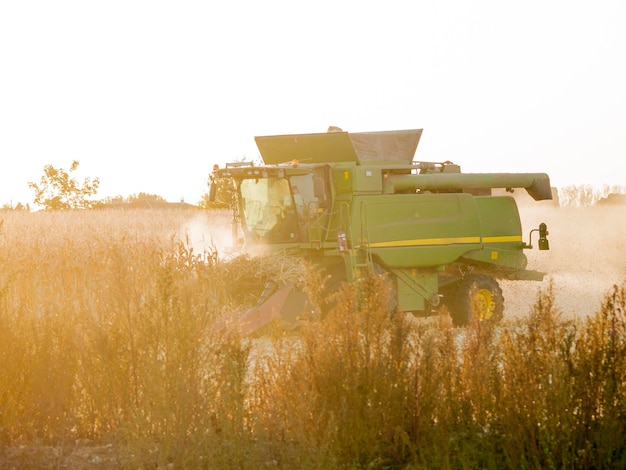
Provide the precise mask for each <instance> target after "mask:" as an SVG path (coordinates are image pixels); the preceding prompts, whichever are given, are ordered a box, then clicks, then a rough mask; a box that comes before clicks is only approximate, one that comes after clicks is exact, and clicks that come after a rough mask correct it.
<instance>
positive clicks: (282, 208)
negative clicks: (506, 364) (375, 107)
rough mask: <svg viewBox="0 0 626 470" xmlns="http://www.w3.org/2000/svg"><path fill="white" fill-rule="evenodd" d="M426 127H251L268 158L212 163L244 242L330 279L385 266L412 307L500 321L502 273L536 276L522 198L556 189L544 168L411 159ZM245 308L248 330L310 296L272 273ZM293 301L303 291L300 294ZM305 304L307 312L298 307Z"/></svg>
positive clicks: (398, 301) (457, 319) (292, 314)
mask: <svg viewBox="0 0 626 470" xmlns="http://www.w3.org/2000/svg"><path fill="white" fill-rule="evenodd" d="M421 135H422V129H411V130H400V131H385V132H365V133H348V132H343V131H338V132H327V133H316V134H293V135H277V136H265V137H256V139H255V140H256V144H257V147H258V148H259V150H260V153H261V156H262V158H263V161H264V164H263V165H261V166H254V165H252V164H242V163H237V164H227V165H226V167H225V168H221V169H220V168H217V167H216V168H214V172H213V174H212V176H211V180H212V185H211V186H212V187H211V191H210V194H211V197H214V196H215V194H216V190H217V188H218V187H219V186H220V185H221V186H222V187H224V186H228V187H229V188H230V189H231V190H232V191H234V194H235V198H234V201H235V202H234V207H233V212H234V223H235V230H234V236H235V237H236V238H237V239H239V240H243V242H244V243H245V245H247V246H253V245H263V246H264V247H266V248H267V249H269V250H270V251H275V252H277V253H278V252H281V253H283V254H287V255H289V256H295V257H297V258H299V259H302V260H306V261H307V262H309V263H312V264H314V265H318V266H320V267H321V268H323V269H325V270H326V271H327V272H328V273H329V275H330V276H331V278H332V281H331V282H333V283H334V284H335V285H339V284H340V283H341V282H344V281H347V282H354V281H357V280H358V279H360V278H362V277H364V276H366V275H368V273H386V274H387V276H388V277H389V279H390V280H391V283H390V284H392V286H393V287H392V289H393V295H394V297H395V302H394V304H395V305H397V308H399V309H400V310H402V311H405V312H412V313H413V314H415V315H416V316H428V315H431V314H433V313H436V312H437V311H438V309H439V307H440V306H441V305H442V304H445V305H446V306H447V307H448V310H449V311H450V313H451V316H452V319H453V321H454V323H455V324H456V325H466V324H467V323H469V322H470V321H473V320H480V321H498V320H499V319H501V318H502V315H503V312H504V301H503V298H502V291H501V289H500V286H499V284H498V279H517V280H541V279H543V273H539V272H537V271H533V270H529V269H527V258H526V255H525V254H524V250H525V249H529V248H532V244H531V241H532V237H533V234H536V235H537V237H538V245H539V249H540V250H546V249H549V244H548V239H547V234H548V232H547V227H546V225H545V224H543V223H542V224H541V225H540V226H539V227H538V228H536V229H533V230H531V231H530V233H529V242H528V243H525V242H524V241H523V233H522V224H521V221H520V215H519V211H518V207H517V204H516V202H515V199H514V198H513V197H512V196H510V195H493V194H492V190H493V189H496V188H503V189H506V190H507V191H510V192H512V191H513V189H515V188H524V189H525V190H526V191H527V192H528V193H529V194H530V195H531V196H532V197H533V198H534V199H535V200H545V199H552V190H551V187H550V179H549V177H548V175H546V174H545V173H476V174H468V173H461V169H460V167H459V166H458V165H455V164H453V163H451V162H419V161H413V157H414V154H415V151H416V149H417V146H418V143H419V140H420V137H421ZM271 284H273V285H268V286H266V287H267V288H266V289H265V292H264V293H263V295H262V296H261V297H260V299H259V303H258V304H257V306H256V307H254V308H252V309H250V310H249V311H248V312H246V313H245V314H244V315H243V316H242V318H241V324H242V325H243V330H244V331H245V332H253V331H256V330H258V329H260V328H262V327H263V326H265V325H266V324H268V323H270V322H271V321H272V320H274V319H276V318H277V317H280V318H283V319H287V321H286V323H290V324H294V321H296V319H297V317H298V316H299V315H300V314H302V310H303V309H304V310H306V307H304V305H305V304H306V296H304V295H303V294H302V293H301V292H298V291H296V290H295V289H294V288H293V286H292V285H280V284H279V283H271ZM295 299H297V301H296V300H295ZM299 310H300V311H299Z"/></svg>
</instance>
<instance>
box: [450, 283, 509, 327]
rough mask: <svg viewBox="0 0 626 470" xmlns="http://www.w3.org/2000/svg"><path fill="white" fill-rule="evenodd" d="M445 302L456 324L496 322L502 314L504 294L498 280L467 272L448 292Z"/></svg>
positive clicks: (500, 318)
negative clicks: (448, 297)
mask: <svg viewBox="0 0 626 470" xmlns="http://www.w3.org/2000/svg"><path fill="white" fill-rule="evenodd" d="M448 295H449V296H450V297H451V298H450V299H448V301H447V302H446V303H447V305H448V308H449V310H450V315H451V316H452V322H453V323H454V325H456V326H465V325H468V324H470V323H471V322H474V321H488V322H493V323H497V322H499V321H500V320H502V317H503V315H504V296H503V295H502V289H501V288H500V285H499V284H498V282H497V281H496V280H495V279H494V278H492V277H491V276H488V275H486V274H469V275H467V276H465V277H464V278H463V279H461V280H460V281H459V282H458V283H457V284H456V285H455V286H454V287H453V288H451V289H450V290H449V294H448Z"/></svg>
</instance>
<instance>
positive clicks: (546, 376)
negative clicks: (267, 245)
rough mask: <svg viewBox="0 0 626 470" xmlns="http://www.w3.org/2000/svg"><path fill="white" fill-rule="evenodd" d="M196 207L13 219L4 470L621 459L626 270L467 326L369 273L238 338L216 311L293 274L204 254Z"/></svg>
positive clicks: (4, 358)
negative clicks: (292, 319)
mask: <svg viewBox="0 0 626 470" xmlns="http://www.w3.org/2000/svg"><path fill="white" fill-rule="evenodd" d="M188 217H189V213H186V212H180V213H178V212H173V213H170V212H166V213H163V212H157V211H147V212H139V213H133V214H132V215H131V214H126V213H122V212H84V213H83V212H80V213H59V214H54V213H31V214H29V213H26V214H21V213H15V214H7V215H6V216H5V217H3V218H4V223H3V225H2V231H1V232H0V466H1V464H4V463H6V464H7V465H11V466H20V465H21V466H24V467H36V466H41V467H47V466H55V465H58V466H61V465H68V464H69V463H73V466H74V467H75V468H76V467H77V465H76V464H77V460H76V459H77V458H78V457H77V455H79V451H81V452H82V451H84V450H85V449H93V453H92V454H87V455H91V457H85V458H83V460H81V461H80V462H81V465H82V466H83V467H84V468H89V467H90V466H91V467H93V468H96V467H97V465H98V464H105V465H106V466H107V467H119V468H157V467H161V468H165V467H167V466H168V465H169V466H170V467H174V468H181V467H182V468H265V467H270V468H619V467H622V468H623V467H624V466H626V454H625V450H626V444H625V443H626V403H625V399H626V390H625V389H624V388H625V385H626V365H624V361H623V358H624V356H625V353H626V318H625V312H626V309H625V302H626V282H625V283H622V284H621V285H615V286H613V287H612V288H609V289H608V290H607V295H606V298H605V300H604V302H603V304H602V305H599V306H598V311H597V312H585V313H588V315H587V316H584V317H581V319H579V320H567V321H565V320H563V318H562V317H563V315H562V314H561V312H559V310H558V309H557V308H556V307H555V302H554V299H555V294H554V292H553V291H552V288H551V286H550V285H548V286H547V287H546V288H545V290H544V291H542V292H541V293H540V294H539V296H538V297H537V299H535V301H534V304H533V305H530V306H529V314H528V316H527V317H526V318H524V319H523V320H519V321H515V322H508V323H507V322H505V323H504V324H502V325H501V326H498V327H494V326H492V325H489V324H485V323H476V324H472V325H470V326H469V327H467V328H463V329H459V328H454V327H452V325H451V322H450V321H449V319H448V318H447V317H445V316H442V317H440V318H436V319H435V320H434V321H428V322H423V321H417V320H415V319H413V318H412V317H408V316H406V315H404V314H402V313H401V312H395V313H393V314H390V313H389V311H388V310H389V308H388V307H389V305H390V301H389V298H388V293H387V291H386V287H385V286H386V283H385V280H384V279H383V278H381V277H371V278H369V279H366V280H365V281H364V282H362V283H361V284H359V285H351V286H344V287H343V288H342V289H341V291H340V292H339V293H338V294H337V295H338V299H337V302H334V303H333V305H335V307H334V309H333V310H332V311H331V312H328V314H327V315H326V317H325V319H324V320H323V321H308V322H304V323H303V325H302V327H301V328H300V329H299V330H298V331H296V332H285V331H282V330H280V328H275V329H270V330H269V331H268V332H267V333H266V334H265V335H264V336H262V337H259V338H243V337H240V336H238V335H237V333H236V331H235V332H233V331H224V330H219V329H216V328H214V325H215V322H216V321H217V320H218V319H221V318H223V317H224V316H225V315H226V316H227V315H229V314H232V313H233V312H236V311H239V310H241V309H242V308H245V306H247V305H249V304H250V302H251V301H253V300H254V295H258V293H259V292H258V288H259V286H260V287H262V285H263V283H264V280H265V278H267V277H272V276H277V275H283V276H284V275H288V276H295V274H294V270H293V269H292V267H291V266H288V265H287V264H280V265H279V266H278V267H277V264H276V260H275V259H274V260H273V261H272V262H270V260H268V259H267V258H258V259H251V258H247V257H239V258H235V259H233V260H231V261H223V260H220V259H219V257H216V256H215V253H214V252H212V251H211V249H208V250H207V251H204V252H196V251H194V249H193V248H192V247H191V246H190V244H189V243H188V237H187V234H186V233H185V230H184V229H181V227H184V226H185V224H186V219H187V218H188ZM207 217H209V216H207ZM285 263H287V262H285ZM298 275H299V274H298ZM315 275H316V273H310V276H311V278H312V279H314V280H315V282H314V283H313V284H314V285H316V286H319V284H320V280H319V279H318V278H315ZM609 287H610V286H609ZM568 318H570V317H568ZM102 446H106V448H107V449H109V450H108V452H107V454H106V459H107V460H106V461H105V462H103V461H102V460H101V459H102V458H103V457H100V454H98V452H100V450H101V449H102V448H103V447H102ZM80 455H85V454H84V453H80Z"/></svg>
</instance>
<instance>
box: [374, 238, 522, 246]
mask: <svg viewBox="0 0 626 470" xmlns="http://www.w3.org/2000/svg"><path fill="white" fill-rule="evenodd" d="M521 241H522V236H521V235H508V236H502V237H484V238H483V239H482V243H510V242H521ZM472 243H481V238H480V237H450V238H417V239H413V240H396V241H390V242H376V243H370V244H369V246H370V248H389V247H403V246H427V245H455V244H456V245H459V244H461V245H462V244H472Z"/></svg>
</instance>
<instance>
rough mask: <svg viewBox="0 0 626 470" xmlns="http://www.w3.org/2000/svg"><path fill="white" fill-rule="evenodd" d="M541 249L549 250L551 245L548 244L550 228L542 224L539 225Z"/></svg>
mask: <svg viewBox="0 0 626 470" xmlns="http://www.w3.org/2000/svg"><path fill="white" fill-rule="evenodd" d="M539 249H540V250H549V249H550V243H548V226H547V225H546V224H544V223H543V222H541V224H539Z"/></svg>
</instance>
